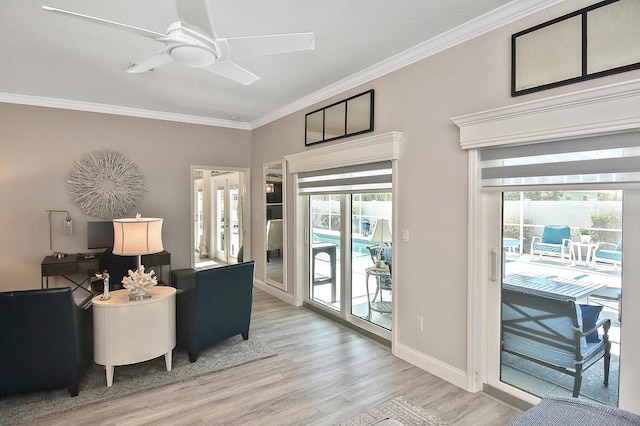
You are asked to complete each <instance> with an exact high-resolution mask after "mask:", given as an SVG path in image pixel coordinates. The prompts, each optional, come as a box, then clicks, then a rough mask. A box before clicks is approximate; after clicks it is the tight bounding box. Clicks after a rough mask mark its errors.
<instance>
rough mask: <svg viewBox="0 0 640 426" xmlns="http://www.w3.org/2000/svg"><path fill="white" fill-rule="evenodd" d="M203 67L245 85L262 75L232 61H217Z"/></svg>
mask: <svg viewBox="0 0 640 426" xmlns="http://www.w3.org/2000/svg"><path fill="white" fill-rule="evenodd" d="M202 69H203V70H207V71H209V72H212V73H214V74H218V75H220V76H222V77H225V78H228V79H229V80H233V81H236V82H238V83H240V84H243V85H245V86H248V85H250V84H252V83H254V82H255V81H257V80H260V77H258V76H257V75H255V74H254V73H252V72H251V71H249V70H247V69H245V68H242V67H241V66H240V65H238V64H236V63H234V62H231V61H223V62H216V63H214V64H211V65H209V66H208V67H206V68H202Z"/></svg>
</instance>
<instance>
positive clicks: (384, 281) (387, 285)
mask: <svg viewBox="0 0 640 426" xmlns="http://www.w3.org/2000/svg"><path fill="white" fill-rule="evenodd" d="M367 250H369V255H370V256H371V261H372V262H373V264H374V266H375V265H376V264H377V259H378V252H380V257H381V258H382V261H383V262H384V264H385V265H386V267H387V268H388V273H386V272H387V268H385V269H383V270H382V271H383V272H385V273H384V274H379V275H377V276H376V279H377V281H378V285H377V287H376V294H375V295H374V296H373V299H372V301H373V302H375V300H376V297H377V296H378V292H379V291H380V301H383V300H382V292H381V290H388V291H391V260H392V255H393V252H392V250H391V246H389V245H387V244H381V245H375V246H369V247H367ZM373 269H375V268H373ZM368 282H369V276H368V275H367V285H368Z"/></svg>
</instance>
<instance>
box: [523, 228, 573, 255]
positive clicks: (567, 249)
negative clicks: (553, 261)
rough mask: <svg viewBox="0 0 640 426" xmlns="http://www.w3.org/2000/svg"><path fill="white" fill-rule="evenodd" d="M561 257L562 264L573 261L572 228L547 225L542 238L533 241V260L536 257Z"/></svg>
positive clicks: (537, 237)
mask: <svg viewBox="0 0 640 426" xmlns="http://www.w3.org/2000/svg"><path fill="white" fill-rule="evenodd" d="M536 254H537V255H538V256H539V257H538V258H539V259H542V256H553V257H559V258H560V259H561V260H562V262H565V260H566V262H567V263H569V262H570V261H571V228H569V227H568V226H558V225H546V226H545V227H544V231H543V232H542V237H539V236H535V237H533V239H532V241H531V260H533V257H534V255H536Z"/></svg>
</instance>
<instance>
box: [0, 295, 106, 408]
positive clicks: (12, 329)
mask: <svg viewBox="0 0 640 426" xmlns="http://www.w3.org/2000/svg"><path fill="white" fill-rule="evenodd" d="M91 314H92V310H91V304H88V305H87V306H85V307H79V306H77V305H76V303H75V301H74V299H73V295H72V292H71V288H69V287H65V288H51V289H43V290H24V291H9V292H4V293H0V348H1V350H0V394H2V395H7V394H11V393H18V392H28V391H33V390H39V389H49V388H57V387H67V388H68V390H69V394H70V395H71V396H77V395H78V392H79V384H80V379H81V377H82V375H83V373H84V371H85V370H86V368H87V367H88V365H89V362H90V360H91V352H90V348H91V347H92V344H91V336H92V333H93V330H92V322H91Z"/></svg>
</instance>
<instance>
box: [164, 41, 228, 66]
mask: <svg viewBox="0 0 640 426" xmlns="http://www.w3.org/2000/svg"><path fill="white" fill-rule="evenodd" d="M169 54H170V55H171V57H172V58H173V59H174V60H175V61H176V62H179V63H181V64H183V65H186V66H188V67H192V68H204V67H208V66H209V65H211V64H213V63H214V62H215V61H216V59H218V57H217V56H216V54H215V52H213V51H211V50H210V49H207V48H205V47H202V46H192V45H180V46H175V47H174V48H172V49H171V50H170V51H169Z"/></svg>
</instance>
